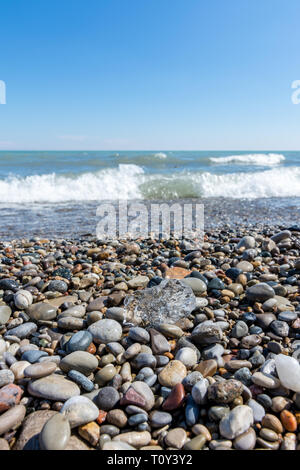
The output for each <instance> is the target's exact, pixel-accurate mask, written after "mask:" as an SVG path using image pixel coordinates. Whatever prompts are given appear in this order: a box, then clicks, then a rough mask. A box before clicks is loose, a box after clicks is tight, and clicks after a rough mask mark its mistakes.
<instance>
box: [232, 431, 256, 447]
mask: <svg viewBox="0 0 300 470" xmlns="http://www.w3.org/2000/svg"><path fill="white" fill-rule="evenodd" d="M255 444H256V433H255V431H254V429H253V428H249V429H248V431H246V432H244V433H243V434H240V435H239V436H238V437H236V438H235V439H234V441H233V447H234V448H235V449H237V450H252V449H254V447H255Z"/></svg>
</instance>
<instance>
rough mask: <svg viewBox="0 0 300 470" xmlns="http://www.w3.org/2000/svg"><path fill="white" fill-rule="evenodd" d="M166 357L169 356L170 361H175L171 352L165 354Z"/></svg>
mask: <svg viewBox="0 0 300 470" xmlns="http://www.w3.org/2000/svg"><path fill="white" fill-rule="evenodd" d="M164 356H167V357H168V358H169V359H171V360H172V359H174V356H173V354H171V353H170V352H165V353H164Z"/></svg>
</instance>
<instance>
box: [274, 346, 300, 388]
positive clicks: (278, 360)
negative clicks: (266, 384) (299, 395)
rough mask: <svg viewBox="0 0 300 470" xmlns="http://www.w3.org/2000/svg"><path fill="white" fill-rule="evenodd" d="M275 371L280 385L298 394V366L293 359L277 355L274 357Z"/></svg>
mask: <svg viewBox="0 0 300 470" xmlns="http://www.w3.org/2000/svg"><path fill="white" fill-rule="evenodd" d="M275 364H276V370H277V374H278V377H279V380H280V382H281V384H282V385H283V386H284V387H286V388H288V389H289V390H293V391H294V392H300V364H299V362H298V361H297V360H296V359H295V358H294V357H289V356H285V355H284V354H278V355H277V356H276V357H275Z"/></svg>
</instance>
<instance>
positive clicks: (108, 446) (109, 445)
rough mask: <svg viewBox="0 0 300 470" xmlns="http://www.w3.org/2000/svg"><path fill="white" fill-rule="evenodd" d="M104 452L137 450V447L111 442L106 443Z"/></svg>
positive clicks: (120, 442)
mask: <svg viewBox="0 0 300 470" xmlns="http://www.w3.org/2000/svg"><path fill="white" fill-rule="evenodd" d="M102 450H136V449H135V447H133V446H131V445H129V444H127V443H126V442H122V441H119V442H113V441H109V442H105V443H104V445H103V447H102Z"/></svg>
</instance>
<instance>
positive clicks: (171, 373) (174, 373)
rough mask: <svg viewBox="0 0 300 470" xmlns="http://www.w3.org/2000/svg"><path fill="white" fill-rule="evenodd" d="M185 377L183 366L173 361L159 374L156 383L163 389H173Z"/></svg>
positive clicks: (185, 372) (185, 371)
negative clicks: (163, 387)
mask: <svg viewBox="0 0 300 470" xmlns="http://www.w3.org/2000/svg"><path fill="white" fill-rule="evenodd" d="M186 375H187V370H186V367H185V365H184V364H182V362H180V361H177V360H173V361H170V362H169V363H168V364H167V365H166V366H165V367H164V368H163V370H162V371H161V372H160V373H159V375H158V381H159V383H160V384H161V385H163V386H165V387H174V386H175V385H176V384H178V383H181V382H182V380H183V379H184V378H185V376H186Z"/></svg>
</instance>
